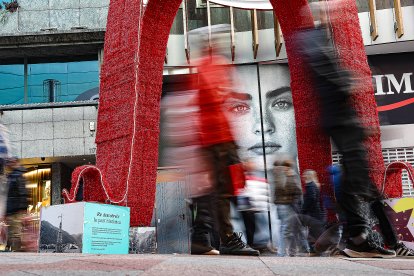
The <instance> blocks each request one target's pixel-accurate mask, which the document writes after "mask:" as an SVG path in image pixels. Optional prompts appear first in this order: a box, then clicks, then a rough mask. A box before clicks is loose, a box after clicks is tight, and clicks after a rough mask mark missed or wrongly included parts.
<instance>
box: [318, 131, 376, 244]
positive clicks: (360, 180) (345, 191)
mask: <svg viewBox="0 0 414 276" xmlns="http://www.w3.org/2000/svg"><path fill="white" fill-rule="evenodd" d="M326 132H327V133H328V135H329V136H330V137H331V138H332V140H333V142H334V143H335V145H336V146H337V148H338V150H339V152H340V153H341V154H342V165H343V177H342V184H341V197H340V198H339V200H338V203H339V204H340V206H341V208H342V210H343V212H344V215H345V217H346V220H347V227H348V230H349V235H350V237H355V236H358V235H360V234H361V233H364V232H365V233H366V232H367V231H368V229H369V225H368V219H367V218H366V216H365V214H363V212H362V211H361V200H366V201H372V200H375V199H378V198H379V193H378V190H377V188H376V186H375V185H374V184H373V183H372V181H371V178H370V177H369V166H368V161H367V159H366V150H365V147H364V144H363V142H364V139H365V133H364V130H363V129H362V128H361V127H359V126H357V125H353V126H352V125H351V126H341V127H334V128H329V129H327V130H326Z"/></svg>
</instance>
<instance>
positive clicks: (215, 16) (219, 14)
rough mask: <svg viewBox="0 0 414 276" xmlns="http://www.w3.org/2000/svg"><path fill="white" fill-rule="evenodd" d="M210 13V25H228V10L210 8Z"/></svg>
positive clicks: (227, 8)
mask: <svg viewBox="0 0 414 276" xmlns="http://www.w3.org/2000/svg"><path fill="white" fill-rule="evenodd" d="M210 12H211V25H217V24H230V8H229V7H220V8H213V7H211V8H210Z"/></svg>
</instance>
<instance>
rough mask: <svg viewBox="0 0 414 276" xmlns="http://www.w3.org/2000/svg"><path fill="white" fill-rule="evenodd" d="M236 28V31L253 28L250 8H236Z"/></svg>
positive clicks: (245, 30)
mask: <svg viewBox="0 0 414 276" xmlns="http://www.w3.org/2000/svg"><path fill="white" fill-rule="evenodd" d="M234 28H235V29H236V32H247V31H251V30H252V20H251V12H250V10H242V9H236V8H235V9H234Z"/></svg>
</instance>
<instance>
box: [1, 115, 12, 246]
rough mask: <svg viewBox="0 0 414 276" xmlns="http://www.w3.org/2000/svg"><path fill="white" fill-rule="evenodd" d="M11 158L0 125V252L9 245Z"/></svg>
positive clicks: (6, 132) (2, 126)
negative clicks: (7, 208) (9, 160)
mask: <svg viewBox="0 0 414 276" xmlns="http://www.w3.org/2000/svg"><path fill="white" fill-rule="evenodd" d="M9 157H10V143H9V139H8V130H7V128H6V127H5V126H4V125H3V124H1V123H0V250H1V251H3V250H5V247H6V244H7V227H6V223H5V219H6V207H7V192H8V186H7V175H6V161H7V160H8V158H9Z"/></svg>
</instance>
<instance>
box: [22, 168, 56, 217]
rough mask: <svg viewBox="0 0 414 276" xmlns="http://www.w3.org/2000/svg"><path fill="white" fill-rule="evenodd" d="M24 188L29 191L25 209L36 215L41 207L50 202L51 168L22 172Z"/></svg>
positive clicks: (48, 204)
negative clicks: (24, 182)
mask: <svg viewBox="0 0 414 276" xmlns="http://www.w3.org/2000/svg"><path fill="white" fill-rule="evenodd" d="M24 177H25V179H26V188H27V189H28V191H29V202H28V204H29V205H28V207H27V210H28V212H29V213H30V214H32V215H38V214H39V212H40V208H41V207H47V206H50V202H51V197H50V194H51V169H50V168H37V169H33V170H29V171H28V172H26V173H25V174H24Z"/></svg>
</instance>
